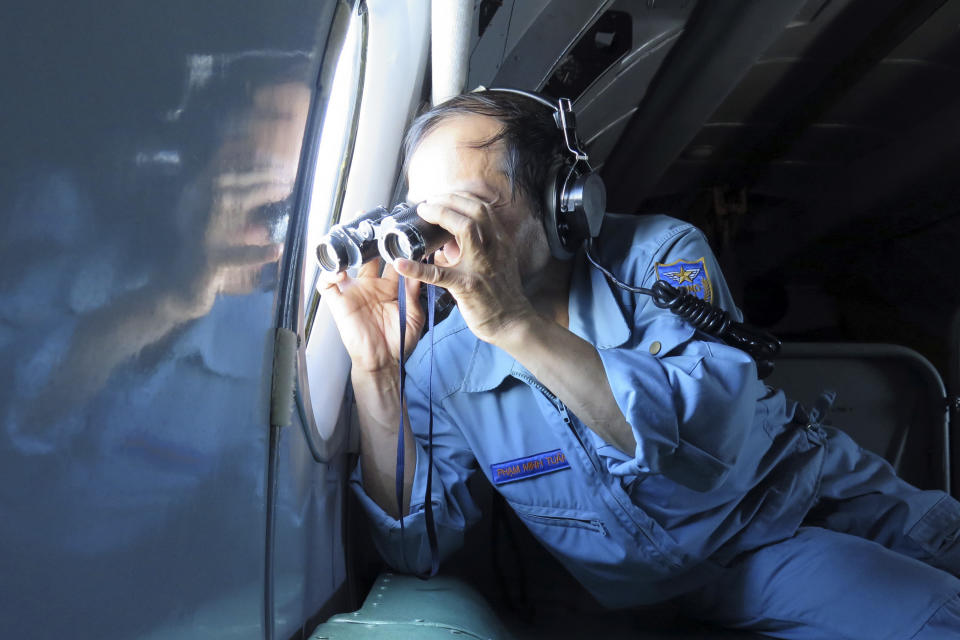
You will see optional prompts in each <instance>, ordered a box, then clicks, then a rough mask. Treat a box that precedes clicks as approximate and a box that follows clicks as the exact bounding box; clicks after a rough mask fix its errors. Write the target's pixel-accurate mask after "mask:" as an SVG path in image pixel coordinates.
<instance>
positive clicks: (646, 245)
mask: <svg viewBox="0 0 960 640" xmlns="http://www.w3.org/2000/svg"><path fill="white" fill-rule="evenodd" d="M691 234H692V235H696V236H702V234H701V232H700V230H699V229H697V228H696V227H695V226H694V225H692V224H690V223H689V222H684V221H683V220H678V219H677V218H672V217H670V216H667V215H659V214H657V215H632V214H616V213H608V214H607V215H606V216H605V217H604V220H603V227H602V229H601V231H600V237H599V238H598V239H597V243H596V246H595V250H596V254H597V256H598V257H599V258H600V260H601V262H603V263H605V265H607V267H608V268H610V269H612V270H613V271H614V273H621V274H623V275H624V276H625V277H627V278H628V279H633V280H634V281H635V282H639V281H640V280H642V279H644V277H645V276H646V275H647V272H648V271H649V268H648V267H649V266H650V265H651V264H653V262H655V261H656V260H660V259H661V258H663V256H665V255H667V254H668V253H669V251H670V248H671V247H672V246H673V245H674V244H676V243H677V241H679V240H680V239H681V238H687V237H689V236H690V235H691Z"/></svg>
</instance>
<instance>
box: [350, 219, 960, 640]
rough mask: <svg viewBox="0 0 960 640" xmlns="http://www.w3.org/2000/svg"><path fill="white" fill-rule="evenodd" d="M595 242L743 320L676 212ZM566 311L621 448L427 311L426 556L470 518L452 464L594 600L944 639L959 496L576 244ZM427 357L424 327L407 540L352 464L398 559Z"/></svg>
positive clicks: (797, 630) (642, 278) (792, 629)
mask: <svg viewBox="0 0 960 640" xmlns="http://www.w3.org/2000/svg"><path fill="white" fill-rule="evenodd" d="M597 257H598V258H599V262H600V263H601V264H603V265H604V266H605V267H607V268H608V269H610V270H611V271H612V272H613V273H614V274H616V275H617V277H618V278H619V279H620V280H622V281H625V282H628V283H633V284H638V285H641V286H646V287H649V286H650V285H651V284H652V283H653V281H654V280H656V279H657V277H668V279H669V278H672V279H674V280H675V281H676V282H678V283H679V282H681V281H682V284H681V286H685V287H687V288H689V289H691V290H693V291H695V292H697V293H698V295H699V296H700V297H703V298H706V299H707V300H710V301H712V302H713V303H715V304H717V305H718V306H720V307H722V308H724V309H726V310H728V311H729V312H730V313H731V314H732V315H733V316H734V317H735V319H737V320H739V319H741V316H740V312H739V310H737V309H736V306H735V305H734V303H733V300H732V297H731V294H730V292H729V290H728V288H727V286H726V283H725V282H724V280H723V278H722V276H721V274H720V270H719V267H718V265H717V263H716V260H715V258H714V257H713V254H712V252H711V251H710V249H709V246H708V244H707V242H706V239H705V238H704V237H703V235H702V234H701V233H700V231H699V230H697V229H696V228H695V227H693V226H691V225H689V224H686V223H683V222H681V221H679V220H675V219H672V218H669V217H666V216H644V217H636V216H616V215H608V216H607V218H606V219H605V221H604V227H603V232H602V234H601V237H600V238H599V241H598V243H597ZM569 328H570V330H571V331H573V332H574V333H576V334H577V335H578V336H580V337H582V338H583V339H585V340H587V341H589V342H590V343H591V344H593V345H594V346H595V347H596V349H597V352H598V353H599V355H600V358H601V361H602V363H603V367H604V369H605V371H606V375H607V379H608V381H609V383H610V387H611V389H612V391H613V395H614V397H615V399H616V401H617V404H618V405H619V407H620V410H621V411H622V413H623V415H624V417H625V418H626V419H627V422H628V423H629V424H630V426H631V428H632V430H633V433H634V437H635V438H636V442H637V448H636V451H635V452H633V455H632V456H631V455H626V454H625V453H623V452H621V451H619V450H617V449H616V448H615V447H613V446H611V445H609V444H607V443H606V442H604V441H603V440H602V439H601V438H600V437H599V436H598V435H597V434H595V433H594V432H593V431H591V430H590V429H589V428H587V427H586V426H585V425H584V424H583V423H581V422H580V420H579V419H578V418H577V417H576V416H575V415H574V414H573V413H572V412H571V411H569V410H568V409H567V408H566V407H565V406H564V405H563V404H562V403H561V402H560V400H559V399H557V398H556V397H555V396H554V395H553V394H551V393H550V391H549V390H547V389H546V388H544V387H543V386H542V385H540V384H539V382H538V381H537V380H536V379H535V378H534V377H533V376H532V375H531V374H530V373H529V371H527V370H526V369H525V368H524V367H523V366H522V365H520V364H519V363H518V362H517V361H515V360H514V359H513V358H512V357H510V356H509V355H508V354H506V353H505V352H504V351H502V350H500V349H498V348H496V347H494V346H492V345H490V344H487V343H485V342H482V341H480V340H478V339H477V338H476V337H474V335H473V334H472V333H471V332H470V330H469V329H468V328H467V326H466V323H465V322H464V320H463V318H462V317H461V316H460V314H459V313H458V312H457V311H456V310H455V311H454V312H453V313H452V314H451V316H450V317H449V318H447V319H446V320H445V321H444V322H442V323H441V324H439V325H438V326H437V327H436V328H435V329H434V331H435V338H434V340H435V355H434V363H433V367H434V374H433V399H432V403H433V409H434V415H435V426H434V450H433V462H434V466H435V469H436V473H435V475H434V479H433V497H432V503H433V509H434V514H435V518H436V523H437V530H438V534H439V542H440V548H441V553H443V554H445V553H449V552H450V551H452V550H453V549H455V548H456V547H457V546H458V545H459V544H460V543H461V541H462V534H463V531H464V529H465V528H466V527H468V526H469V525H470V524H471V523H473V522H474V521H476V520H477V518H478V515H479V514H478V511H477V508H476V506H475V504H474V503H473V501H472V500H471V497H470V495H469V493H468V491H467V488H466V481H467V478H468V476H469V475H470V474H471V473H472V472H473V471H474V470H475V469H478V468H479V469H480V470H481V471H482V472H483V473H484V474H485V475H486V476H487V478H488V480H490V482H491V483H493V484H494V486H495V488H496V489H497V490H498V491H499V492H500V493H501V494H502V495H503V496H504V497H505V498H506V500H507V501H508V502H509V503H510V505H511V507H512V508H513V509H514V511H515V512H516V513H517V515H518V516H519V517H520V519H521V520H523V521H524V523H525V524H526V525H527V527H528V528H529V529H530V531H531V532H532V533H533V535H534V536H535V537H536V538H537V539H538V540H539V541H540V542H541V543H542V544H543V545H544V546H545V547H546V548H547V549H549V550H550V551H551V553H553V555H554V556H555V557H556V558H557V559H558V560H559V561H560V562H561V563H563V564H564V566H566V568H567V569H568V570H569V571H570V572H571V573H572V574H573V575H574V576H575V577H576V578H577V579H578V580H579V581H580V582H581V583H582V584H583V585H584V586H585V587H586V588H587V589H588V590H589V591H590V592H591V593H592V594H593V595H594V596H595V597H596V598H597V599H598V600H599V601H600V602H601V603H603V604H604V605H607V606H609V607H630V606H636V605H641V604H650V603H655V602H661V601H664V600H667V599H671V598H680V599H681V600H683V601H684V602H685V606H686V610H687V611H690V612H691V613H692V614H693V615H698V616H700V617H703V618H705V619H710V620H715V621H718V622H721V623H723V624H726V625H729V626H736V627H741V628H749V629H755V630H758V631H763V632H765V633H771V634H775V635H780V636H781V637H789V638H807V637H811V638H819V637H830V638H840V637H850V638H858V637H863V638H871V639H872V640H877V639H879V638H909V637H912V636H913V635H914V634H915V633H918V632H919V631H920V629H921V627H922V626H924V625H925V624H927V623H928V621H929V625H928V627H929V629H927V631H929V630H930V629H935V628H936V629H938V630H937V631H931V633H933V634H934V635H930V636H929V637H949V636H944V635H943V633H944V632H943V631H942V629H945V628H952V629H954V630H957V631H954V633H957V634H958V637H960V601H958V600H957V594H958V593H960V580H958V579H957V578H955V577H954V576H953V575H950V573H948V572H946V571H942V570H940V569H936V568H934V567H933V566H931V565H939V566H942V567H944V568H946V569H947V570H948V571H951V572H953V573H958V572H960V550H958V549H957V548H955V547H956V545H954V544H953V540H954V536H955V535H956V533H957V531H958V529H960V504H958V503H957V502H956V501H955V500H953V499H952V498H950V497H948V496H946V495H945V494H944V493H942V492H937V491H920V490H918V489H916V488H913V487H911V486H910V485H908V484H906V483H904V482H902V481H901V480H899V479H898V478H897V477H896V476H895V474H894V473H893V470H892V468H891V467H890V466H889V465H888V464H887V463H886V462H885V461H883V460H882V459H881V458H879V457H878V456H875V455H873V454H871V453H868V452H866V451H864V450H862V449H860V448H859V447H858V446H857V445H856V444H855V443H854V442H853V441H852V440H851V439H850V438H849V437H847V436H846V435H845V434H843V433H842V432H840V431H837V430H835V429H831V428H828V427H824V426H821V425H819V424H808V421H806V420H803V419H801V417H802V416H803V415H804V412H803V410H802V409H799V410H798V408H797V406H796V404H795V403H794V402H792V401H789V400H787V399H786V398H785V397H784V395H783V393H782V392H781V391H777V390H774V389H772V388H769V387H767V386H766V385H764V384H763V383H762V382H761V381H760V380H758V379H757V375H756V367H755V364H754V362H753V360H752V359H751V358H750V357H749V356H748V355H746V354H745V353H743V352H742V351H739V350H737V349H734V348H732V347H729V346H727V345H725V344H723V343H721V342H719V341H717V340H715V339H713V338H711V337H710V336H707V335H705V334H703V333H701V332H698V331H696V330H695V329H694V328H693V327H692V326H691V325H689V324H688V323H686V322H685V321H683V320H682V319H680V318H678V317H676V316H675V315H673V314H671V313H670V312H668V311H664V310H661V309H658V308H657V307H656V306H655V305H654V304H653V301H652V299H651V298H649V297H648V296H643V295H639V296H638V295H635V294H630V293H627V292H623V291H621V290H619V289H615V288H613V287H611V285H610V284H609V283H608V282H607V281H606V280H605V278H604V276H603V275H602V274H601V273H600V272H599V271H597V270H596V269H593V268H591V267H590V266H589V264H588V263H587V261H586V259H585V258H584V257H583V256H582V255H581V256H578V257H577V259H576V263H575V265H574V268H573V274H572V281H571V291H570V302H569ZM429 358H430V350H429V340H421V342H420V344H419V345H418V346H417V349H416V351H415V352H414V353H413V355H412V356H411V357H410V359H409V360H408V362H407V371H408V387H407V388H408V393H407V402H408V407H409V413H410V421H411V425H412V428H413V430H414V433H415V434H416V436H417V440H418V447H417V472H416V475H415V478H414V482H413V487H412V497H411V505H410V514H409V515H407V516H406V517H405V519H404V525H405V529H406V533H405V537H404V543H405V544H403V545H401V538H400V529H399V522H398V521H397V520H395V519H394V518H392V517H390V516H388V515H387V514H386V513H385V512H384V511H383V510H381V509H380V508H379V507H378V506H377V505H376V504H375V503H374V502H373V501H372V500H370V499H369V497H368V496H366V495H365V494H364V493H363V489H362V487H361V486H360V475H359V470H358V471H357V473H356V474H355V475H354V479H353V482H354V484H355V488H356V489H357V492H358V494H359V495H360V499H361V501H362V503H363V504H364V505H365V507H366V509H367V511H368V512H369V515H370V516H371V521H372V523H373V525H374V526H373V529H374V539H375V541H376V543H377V545H378V548H379V550H380V552H381V554H382V555H383V556H384V558H385V559H386V560H387V562H389V563H390V564H391V565H392V566H394V567H397V568H398V569H400V570H416V571H423V570H425V568H426V567H428V566H429V557H430V556H429V548H428V545H427V542H426V535H425V530H424V517H423V504H422V503H423V496H424V489H425V480H426V462H427V453H426V450H425V448H424V442H425V438H426V433H425V432H426V428H427V410H428V403H429V400H428V398H427V395H426V393H427V389H428V379H427V376H428V373H429V370H430V367H429ZM815 505H821V506H822V505H832V508H831V509H818V511H817V513H820V514H821V515H820V516H819V517H820V521H819V522H817V523H816V525H814V524H813V523H810V522H807V521H806V520H807V518H808V514H809V513H810V512H811V509H812V508H813V507H814V506H815ZM849 534H853V535H849ZM927 563H929V564H927ZM894 605H895V606H894ZM938 625H939V626H938ZM924 632H926V631H924ZM936 634H939V635H936ZM916 637H917V638H921V637H926V636H923V635H922V634H921V635H917V636H916Z"/></svg>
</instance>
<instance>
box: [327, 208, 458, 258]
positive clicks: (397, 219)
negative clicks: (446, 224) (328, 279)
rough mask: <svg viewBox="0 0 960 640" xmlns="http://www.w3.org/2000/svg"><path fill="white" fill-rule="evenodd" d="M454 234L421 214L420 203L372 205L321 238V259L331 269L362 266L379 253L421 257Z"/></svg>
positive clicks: (393, 256) (385, 256) (428, 253)
mask: <svg viewBox="0 0 960 640" xmlns="http://www.w3.org/2000/svg"><path fill="white" fill-rule="evenodd" d="M450 237H451V236H450V234H449V233H448V232H447V231H446V230H445V229H443V228H442V227H440V226H437V225H435V224H430V223H429V222H426V221H425V220H424V219H423V218H421V217H420V216H418V215H417V206H416V205H408V204H398V205H397V206H395V207H394V208H393V209H392V210H391V211H388V210H387V209H386V207H377V208H376V209H371V210H370V211H367V212H366V213H364V214H363V215H361V216H359V217H357V218H356V219H355V220H351V221H350V222H347V223H344V224H338V225H335V226H334V227H333V228H331V229H330V231H329V232H328V233H327V235H325V236H324V237H323V239H321V240H320V244H319V245H318V246H317V260H318V261H319V262H320V267H321V268H322V269H324V270H325V271H329V272H330V273H339V272H340V271H346V270H347V269H353V268H355V267H359V266H360V265H362V264H363V263H365V262H369V261H370V260H373V259H374V258H376V257H377V256H378V255H379V256H381V257H383V259H384V260H386V261H387V262H390V263H392V262H393V261H394V260H396V259H397V258H406V259H407V260H415V261H420V260H423V259H424V258H426V257H427V256H429V255H430V254H431V253H433V252H434V251H436V250H437V249H439V248H440V247H442V246H443V243H445V242H446V241H447V240H449V239H450Z"/></svg>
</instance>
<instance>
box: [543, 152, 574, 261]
mask: <svg viewBox="0 0 960 640" xmlns="http://www.w3.org/2000/svg"><path fill="white" fill-rule="evenodd" d="M568 170H569V169H568V168H567V166H566V165H563V164H561V165H558V166H556V167H555V168H554V169H553V170H552V171H551V172H550V174H549V175H548V176H547V180H546V184H547V189H546V193H544V197H543V228H544V231H546V233H547V244H548V245H549V246H550V255H552V256H553V257H554V258H556V259H557V260H570V259H571V258H573V256H574V254H575V252H576V250H577V244H578V243H573V245H572V246H571V244H570V242H569V236H570V226H569V224H567V221H566V214H565V213H564V212H563V211H562V208H563V207H562V203H563V181H564V179H565V177H566V171H568ZM568 247H569V248H568ZM571 249H572V251H571Z"/></svg>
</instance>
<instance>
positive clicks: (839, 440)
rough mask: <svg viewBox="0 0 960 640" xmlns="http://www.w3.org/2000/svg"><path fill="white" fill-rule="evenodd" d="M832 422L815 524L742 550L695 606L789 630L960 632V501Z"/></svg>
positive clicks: (795, 634) (877, 634) (738, 621)
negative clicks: (904, 476)
mask: <svg viewBox="0 0 960 640" xmlns="http://www.w3.org/2000/svg"><path fill="white" fill-rule="evenodd" d="M822 434H823V436H824V438H823V446H824V456H825V457H824V465H823V471H822V474H821V478H820V483H819V488H818V498H819V501H818V503H817V505H816V506H815V507H814V508H813V509H812V510H811V512H810V514H809V515H808V518H807V519H806V521H805V523H804V524H805V525H807V526H804V527H802V528H801V529H800V530H799V531H798V532H797V534H796V535H795V536H794V537H792V538H790V539H787V540H784V541H781V542H777V543H775V544H771V545H767V546H764V547H762V548H760V549H756V550H753V551H748V552H746V553H743V554H741V555H740V556H737V557H736V558H735V559H734V560H733V561H732V562H730V563H729V564H728V566H727V567H726V569H724V573H723V577H722V578H721V579H720V580H719V581H718V582H716V583H714V584H712V585H710V586H708V587H707V588H706V589H704V590H703V591H702V592H700V593H699V594H697V596H696V598H694V599H692V600H691V602H695V603H696V604H695V605H694V606H695V608H696V609H697V610H698V611H699V613H700V614H701V615H704V616H705V617H710V618H712V619H714V620H716V621H718V622H721V623H725V624H728V625H730V626H737V627H741V628H750V629H754V630H757V631H762V632H764V633H767V634H770V635H774V636H778V637H784V638H833V637H836V638H844V637H846V638H916V639H917V640H919V639H921V638H928V637H929V638H951V637H957V638H960V598H958V596H957V594H958V593H960V580H958V579H957V578H955V577H954V576H952V575H950V574H954V575H960V536H958V531H960V503H958V502H957V501H956V500H954V499H953V498H951V497H949V496H947V495H946V494H945V493H943V492H942V491H922V490H920V489H917V488H916V487H914V486H912V485H910V484H908V483H906V482H904V481H903V480H901V479H900V478H898V477H897V476H896V474H895V473H894V471H893V468H892V467H891V466H890V465H889V464H888V463H887V462H886V461H885V460H883V459H882V458H881V457H879V456H877V455H875V454H873V453H871V452H868V451H866V450H864V449H862V448H860V447H859V446H858V445H857V444H856V443H855V442H854V441H853V440H851V439H850V438H849V437H848V436H847V435H846V434H844V433H843V432H841V431H838V430H836V429H831V428H827V427H825V428H822ZM938 567H939V568H938ZM940 569H943V570H940ZM947 572H949V573H947Z"/></svg>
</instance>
